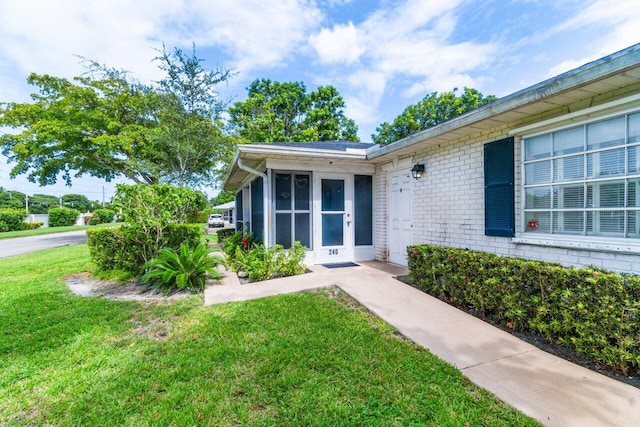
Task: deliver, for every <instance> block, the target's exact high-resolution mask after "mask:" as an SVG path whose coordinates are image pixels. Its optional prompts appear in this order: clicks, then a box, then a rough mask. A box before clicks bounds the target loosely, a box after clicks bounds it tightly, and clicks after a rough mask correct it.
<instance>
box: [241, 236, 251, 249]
mask: <svg viewBox="0 0 640 427" xmlns="http://www.w3.org/2000/svg"><path fill="white" fill-rule="evenodd" d="M242 246H243V247H244V250H245V251H246V250H249V239H247V238H246V237H243V238H242Z"/></svg>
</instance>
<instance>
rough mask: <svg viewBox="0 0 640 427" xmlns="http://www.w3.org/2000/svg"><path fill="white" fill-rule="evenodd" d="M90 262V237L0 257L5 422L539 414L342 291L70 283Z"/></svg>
mask: <svg viewBox="0 0 640 427" xmlns="http://www.w3.org/2000/svg"><path fill="white" fill-rule="evenodd" d="M91 268H92V266H91V264H90V262H89V261H88V251H87V247H86V245H81V246H72V247H64V248H57V249H52V250H48V251H42V252H39V253H38V254H37V255H26V256H20V257H16V258H10V259H2V260H0V276H1V277H3V283H2V284H1V285H0V324H1V325H2V329H0V372H2V375H0V424H2V425H100V426H107V425H215V426H219V425H278V426H281V425H318V426H334V425H376V426H377V425H384V426H387V425H397V426H407V425H433V426H447V425H449V426H465V425H470V426H496V425H504V426H514V425H538V424H537V423H536V422H535V421H533V420H531V419H529V418H527V417H525V416H524V415H522V414H521V413H519V412H517V411H515V410H514V409H512V408H510V407H508V406H507V405H505V404H503V403H501V402H500V401H498V400H497V399H496V398H495V397H493V396H492V395H490V394H489V393H488V392H486V391H484V390H482V389H479V388H477V387H475V386H474V385H472V384H471V383H470V381H469V380H467V379H466V378H464V377H463V376H462V375H461V374H460V373H459V372H458V370H457V369H455V368H454V367H452V366H450V365H448V364H446V363H444V362H442V361H440V360H439V359H437V358H436V357H435V356H433V355H432V354H431V353H429V352H428V351H426V350H424V349H422V348H420V347H418V346H416V345H414V344H412V343H409V342H407V341H406V340H403V339H400V338H398V337H397V336H396V335H395V333H394V330H393V329H392V328H391V327H390V326H388V325H387V324H386V323H384V322H382V321H381V320H379V319H377V318H375V317H374V316H372V315H371V314H369V313H367V312H365V311H364V310H359V309H353V308H349V307H347V306H346V305H345V304H343V303H342V302H341V298H344V296H342V297H339V298H335V296H334V295H333V294H331V293H330V292H329V291H319V292H313V293H302V294H294V295H283V296H279V297H274V298H265V299H261V300H257V301H251V302H244V303H229V304H224V305H219V306H213V307H204V306H202V297H201V296H193V297H189V298H187V299H185V300H180V301H178V302H174V303H171V304H169V303H166V304H155V305H143V304H140V303H135V302H114V301H108V300H104V299H101V298H81V297H77V296H74V295H72V294H70V293H69V291H68V290H67V288H66V286H65V285H64V283H63V279H62V278H63V277H65V276H66V275H69V274H72V273H76V272H80V271H87V270H90V269H91ZM467 423H468V424H467Z"/></svg>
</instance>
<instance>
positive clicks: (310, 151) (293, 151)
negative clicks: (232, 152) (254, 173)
mask: <svg viewBox="0 0 640 427" xmlns="http://www.w3.org/2000/svg"><path fill="white" fill-rule="evenodd" d="M238 151H239V152H241V153H247V154H262V155H264V156H265V157H266V156H269V155H272V156H273V155H279V156H286V157H293V156H305V157H311V158H314V157H322V158H327V157H331V158H335V159H357V160H366V156H367V150H366V149H350V150H348V151H346V152H345V151H340V150H319V149H314V148H302V147H283V146H269V145H259V146H258V145H250V144H248V145H241V146H239V147H238Z"/></svg>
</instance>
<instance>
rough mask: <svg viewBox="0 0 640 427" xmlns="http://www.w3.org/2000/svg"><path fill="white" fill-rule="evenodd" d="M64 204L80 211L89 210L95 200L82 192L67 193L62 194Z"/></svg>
mask: <svg viewBox="0 0 640 427" xmlns="http://www.w3.org/2000/svg"><path fill="white" fill-rule="evenodd" d="M62 205H63V206H66V207H68V208H73V209H75V210H78V211H80V212H89V211H91V210H92V208H93V202H92V201H91V200H89V199H88V198H87V197H86V196H84V195H82V194H65V195H64V196H62Z"/></svg>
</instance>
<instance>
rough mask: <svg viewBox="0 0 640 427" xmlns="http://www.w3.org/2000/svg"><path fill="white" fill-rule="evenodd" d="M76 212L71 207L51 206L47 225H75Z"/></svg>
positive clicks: (77, 213)
mask: <svg viewBox="0 0 640 427" xmlns="http://www.w3.org/2000/svg"><path fill="white" fill-rule="evenodd" d="M78 215H80V212H78V211H77V210H75V209H71V208H65V207H62V208H51V209H49V227H66V226H69V225H75V223H76V219H78Z"/></svg>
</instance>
